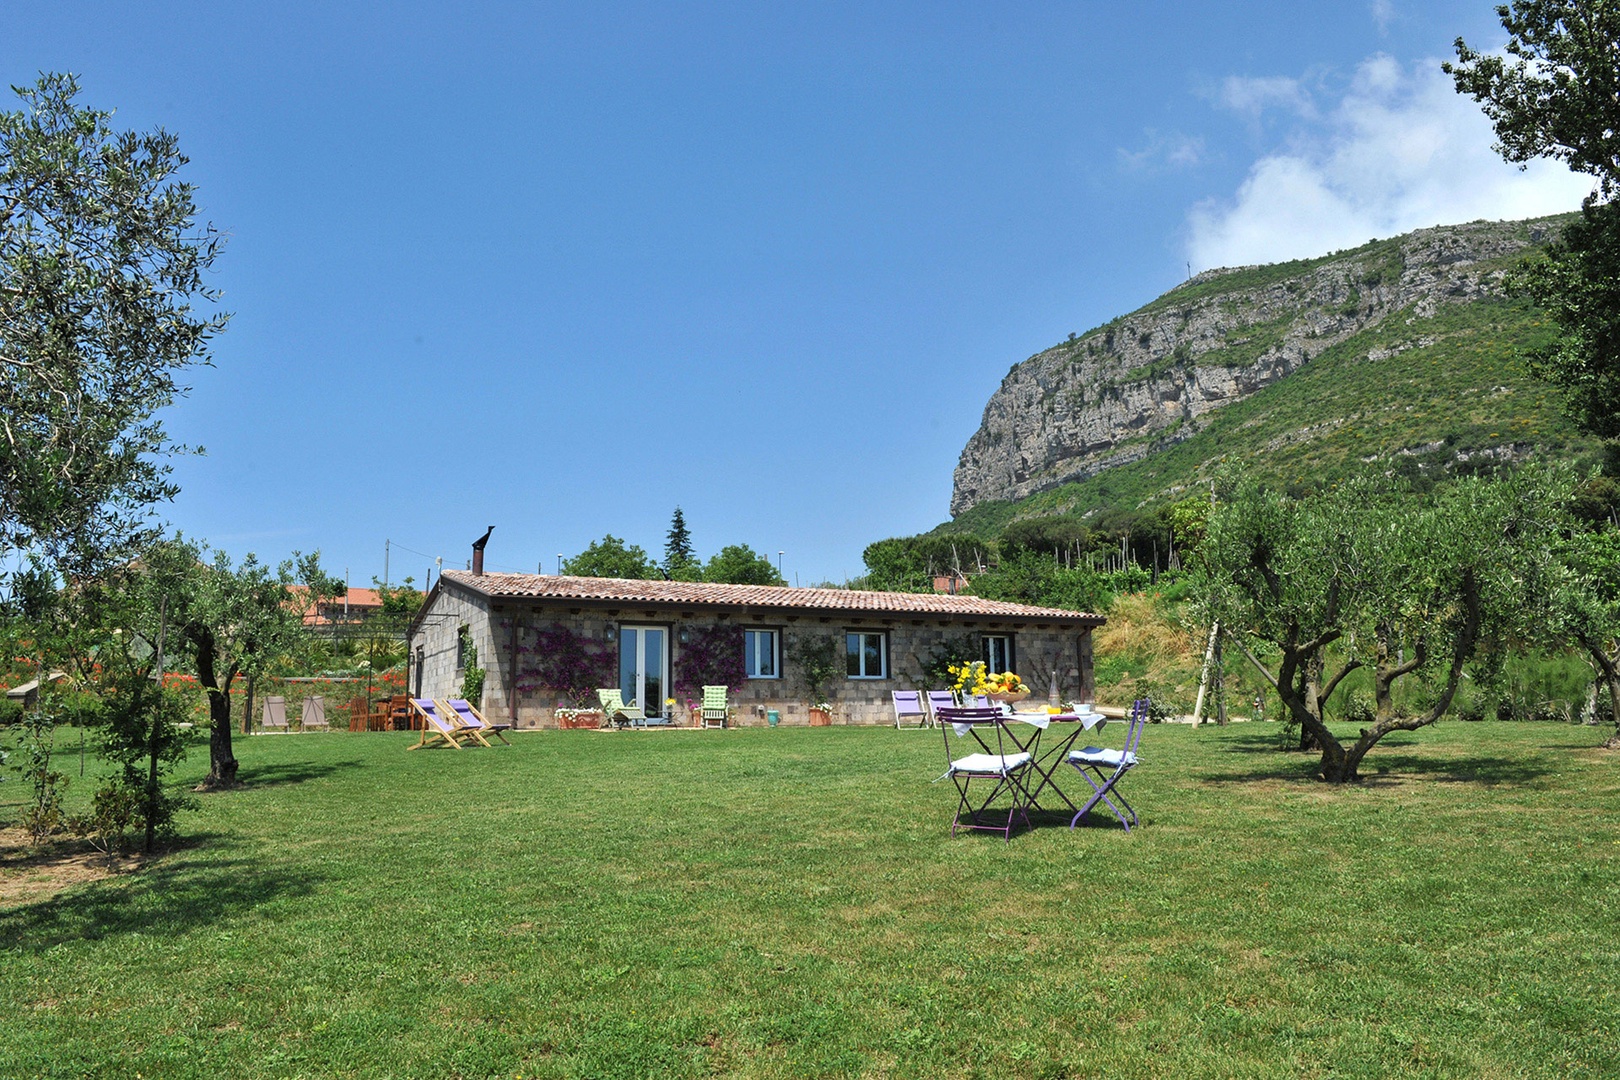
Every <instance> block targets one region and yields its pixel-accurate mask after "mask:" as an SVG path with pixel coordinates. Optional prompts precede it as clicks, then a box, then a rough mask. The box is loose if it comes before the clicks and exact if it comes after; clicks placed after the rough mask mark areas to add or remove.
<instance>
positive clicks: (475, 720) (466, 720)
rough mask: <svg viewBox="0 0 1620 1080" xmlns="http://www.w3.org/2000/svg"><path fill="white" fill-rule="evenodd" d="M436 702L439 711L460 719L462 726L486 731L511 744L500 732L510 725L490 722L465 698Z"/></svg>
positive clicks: (508, 744)
mask: <svg viewBox="0 0 1620 1080" xmlns="http://www.w3.org/2000/svg"><path fill="white" fill-rule="evenodd" d="M438 704H439V711H440V712H442V713H443V714H444V715H445V716H448V717H451V718H452V719H456V720H459V721H461V723H462V725H463V726H464V727H470V728H475V729H476V730H478V731H483V732H487V733H489V734H490V735H493V736H495V737H496V738H497V739H499V740H501V742H503V743H506V745H507V746H511V745H512V744H511V742H509V741H508V740H507V738H506V736H505V735H503V734H502V732H505V731H511V730H512V725H511V724H492V723H490V722H489V721H488V720H485V719H484V714H483V713H481V712H479V711H478V709H477V707H476V706H474V705H473V703H472V702H470V701H468V700H467V699H466V698H450V699H449V700H448V701H440V702H439V703H438Z"/></svg>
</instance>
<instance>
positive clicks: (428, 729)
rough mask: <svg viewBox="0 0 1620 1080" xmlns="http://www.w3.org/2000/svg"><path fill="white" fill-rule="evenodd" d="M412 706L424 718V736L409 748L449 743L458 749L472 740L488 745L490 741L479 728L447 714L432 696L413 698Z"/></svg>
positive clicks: (417, 748) (416, 748) (414, 748)
mask: <svg viewBox="0 0 1620 1080" xmlns="http://www.w3.org/2000/svg"><path fill="white" fill-rule="evenodd" d="M411 708H412V709H413V710H415V711H416V713H417V715H419V716H420V717H421V718H422V738H421V740H420V741H418V742H415V743H412V744H411V745H410V746H407V747H406V748H405V749H407V750H420V749H421V748H422V747H424V746H437V745H439V744H440V743H449V744H450V745H451V746H453V747H455V748H456V749H457V750H460V749H462V747H463V746H464V745H465V744H467V743H470V742H476V743H478V744H480V745H482V746H488V745H489V741H488V740H487V739H485V738H484V736H483V733H482V732H480V731H479V730H478V729H477V728H470V727H466V726H465V725H463V724H462V723H461V719H460V718H459V717H456V718H454V719H452V718H451V716H449V715H446V714H445V713H444V712H442V711H441V710H440V709H439V706H438V703H437V702H435V701H434V700H433V699H432V698H411Z"/></svg>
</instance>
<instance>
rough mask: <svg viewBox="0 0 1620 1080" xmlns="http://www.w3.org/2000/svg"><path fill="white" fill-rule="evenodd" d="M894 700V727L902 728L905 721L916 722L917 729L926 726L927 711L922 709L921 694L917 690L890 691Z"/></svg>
mask: <svg viewBox="0 0 1620 1080" xmlns="http://www.w3.org/2000/svg"><path fill="white" fill-rule="evenodd" d="M890 694H891V696H892V697H893V698H894V726H895V727H896V728H903V727H905V726H906V724H905V722H906V721H907V720H916V721H917V726H918V727H919V728H924V727H927V726H928V710H926V709H924V708H923V703H922V692H921V691H918V690H893V691H890Z"/></svg>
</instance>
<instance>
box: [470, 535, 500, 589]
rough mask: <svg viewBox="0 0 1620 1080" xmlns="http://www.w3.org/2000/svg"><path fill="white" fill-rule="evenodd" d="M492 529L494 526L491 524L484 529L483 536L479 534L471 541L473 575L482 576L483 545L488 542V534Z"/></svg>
mask: <svg viewBox="0 0 1620 1080" xmlns="http://www.w3.org/2000/svg"><path fill="white" fill-rule="evenodd" d="M494 531H495V526H493V525H491V526H490V527H489V528H488V529H485V530H484V535H483V536H480V537H479V538H478V539H476V540H474V541H473V560H472V572H473V577H483V576H484V545H485V544H487V543H489V534H490V533H492V532H494Z"/></svg>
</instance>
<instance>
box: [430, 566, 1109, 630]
mask: <svg viewBox="0 0 1620 1080" xmlns="http://www.w3.org/2000/svg"><path fill="white" fill-rule="evenodd" d="M442 578H443V579H444V580H447V581H450V582H453V583H454V584H456V585H460V586H463V587H465V588H468V589H471V590H473V591H475V592H479V593H482V594H484V595H485V596H489V597H492V598H509V599H514V600H517V599H521V600H579V601H584V602H586V603H590V604H593V605H595V604H603V605H606V604H609V603H613V602H618V603H623V604H669V605H688V606H692V607H724V608H739V607H745V608H757V609H766V608H770V609H777V610H806V611H835V612H849V613H856V612H860V613H865V614H880V615H934V616H951V615H958V616H962V615H966V616H976V617H979V618H984V617H987V616H988V617H997V616H999V617H1001V618H1006V619H1026V620H1028V619H1039V620H1047V621H1051V620H1062V621H1064V622H1073V623H1076V624H1079V625H1090V626H1097V625H1101V624H1102V623H1103V622H1105V621H1107V620H1105V619H1104V618H1103V617H1102V616H1101V615H1091V614H1087V613H1085V612H1080V611H1066V610H1064V609H1062V608H1043V607H1031V606H1029V605H1027V604H1008V603H1004V602H1003V601H1000V600H983V599H980V598H979V597H977V596H942V595H939V594H935V593H897V592H863V591H859V590H855V589H790V588H782V587H780V586H775V585H708V584H703V583H699V582H690V581H626V580H623V579H620V578H592V577H560V576H556V575H552V574H483V575H481V576H478V577H474V576H473V575H472V574H471V573H469V572H467V571H465V570H446V571H445V572H444V574H443V575H442Z"/></svg>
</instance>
